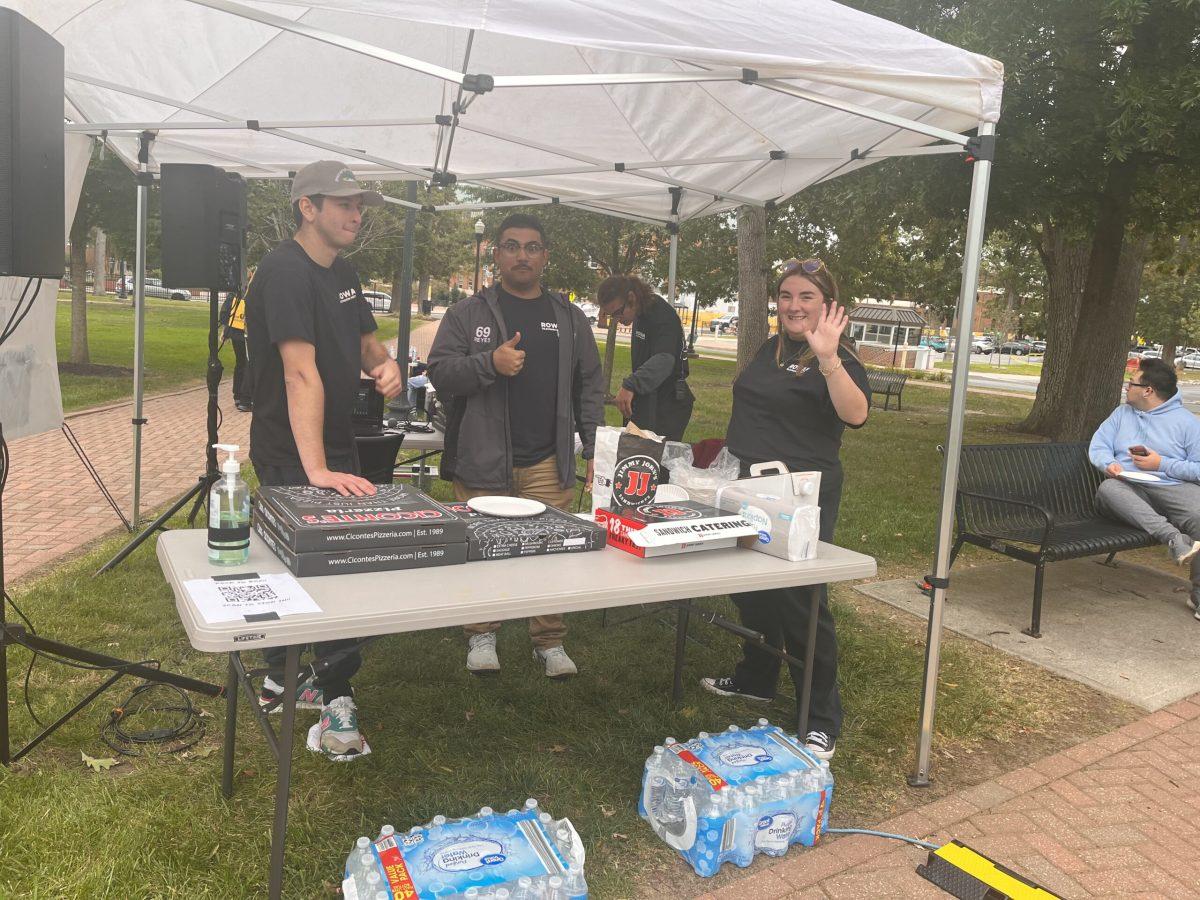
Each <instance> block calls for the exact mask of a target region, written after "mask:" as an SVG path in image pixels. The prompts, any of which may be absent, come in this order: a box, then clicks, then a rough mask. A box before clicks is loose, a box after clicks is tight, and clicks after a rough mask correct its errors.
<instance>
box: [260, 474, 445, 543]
mask: <svg viewBox="0 0 1200 900" xmlns="http://www.w3.org/2000/svg"><path fill="white" fill-rule="evenodd" d="M254 518H255V519H256V520H258V519H263V520H265V521H266V523H267V525H268V526H269V527H270V528H271V530H272V532H273V533H274V534H275V537H276V540H277V541H278V542H279V543H280V545H281V546H283V547H286V548H287V549H288V550H290V551H291V552H292V553H313V552H320V553H332V552H335V551H340V550H351V549H355V550H357V549H367V548H371V547H403V546H420V545H431V544H460V543H464V542H465V541H466V539H467V525H466V522H465V521H463V519H462V518H461V517H460V516H457V515H455V514H454V513H452V512H451V511H450V510H448V509H446V507H445V506H443V505H442V504H441V503H439V502H438V501H436V500H434V499H433V498H432V497H429V496H426V495H425V494H423V493H421V492H420V491H418V490H414V489H413V488H411V487H407V486H406V485H399V484H381V485H377V487H376V492H375V493H374V494H373V495H371V496H370V497H353V496H351V497H343V496H342V495H341V494H339V493H338V492H337V491H333V490H328V489H326V488H316V487H308V486H297V487H260V488H259V489H258V493H257V495H256V503H255V506H254Z"/></svg>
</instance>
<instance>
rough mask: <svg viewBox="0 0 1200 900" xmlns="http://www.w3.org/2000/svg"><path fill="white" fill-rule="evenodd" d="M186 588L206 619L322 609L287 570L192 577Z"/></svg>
mask: <svg viewBox="0 0 1200 900" xmlns="http://www.w3.org/2000/svg"><path fill="white" fill-rule="evenodd" d="M183 588H184V590H185V591H187V594H188V596H189V597H190V598H191V600H192V602H193V603H194V604H195V605H196V609H197V611H198V612H199V613H200V615H201V616H203V618H204V621H205V622H207V623H208V624H210V625H213V624H216V623H217V622H241V621H246V622H264V621H270V620H272V619H278V618H281V617H283V616H294V615H296V614H298V613H319V612H320V611H321V607H319V606H317V603H316V601H315V600H313V598H312V597H310V596H309V594H308V591H306V590H304V588H302V587H301V586H300V582H298V581H297V580H296V579H295V577H294V576H293V575H291V574H289V573H287V572H284V573H281V574H269V575H255V574H248V575H237V576H233V577H222V576H218V577H216V578H193V579H192V580H190V581H185V582H184V583H183Z"/></svg>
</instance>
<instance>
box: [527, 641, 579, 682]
mask: <svg viewBox="0 0 1200 900" xmlns="http://www.w3.org/2000/svg"><path fill="white" fill-rule="evenodd" d="M533 658H534V659H537V660H541V661H542V662H543V663H545V665H546V677H548V678H570V677H571V676H572V675H578V674H579V668H578V667H577V666H576V665H575V663H574V662H572V661H571V657H569V656H567V651H566V650H564V649H563V647H562V644H559V645H558V646H557V647H547V648H546V649H545V650H543V649H541V648H540V647H534V648H533Z"/></svg>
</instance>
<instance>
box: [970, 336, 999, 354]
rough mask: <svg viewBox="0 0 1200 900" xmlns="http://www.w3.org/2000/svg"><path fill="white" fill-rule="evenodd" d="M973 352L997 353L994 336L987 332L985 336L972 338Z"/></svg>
mask: <svg viewBox="0 0 1200 900" xmlns="http://www.w3.org/2000/svg"><path fill="white" fill-rule="evenodd" d="M971 352H972V353H995V352H996V341H995V340H994V339H993V338H992V336H991V335H987V334H985V335H984V336H983V337H977V338H972V339H971Z"/></svg>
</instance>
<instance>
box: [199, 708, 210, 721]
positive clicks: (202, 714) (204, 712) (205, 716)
mask: <svg viewBox="0 0 1200 900" xmlns="http://www.w3.org/2000/svg"><path fill="white" fill-rule="evenodd" d="M196 715H198V716H199V717H200V718H201V719H211V718H212V717H213V714H212V713H210V712H209V711H208V710H207V709H204V708H203V707H196Z"/></svg>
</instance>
